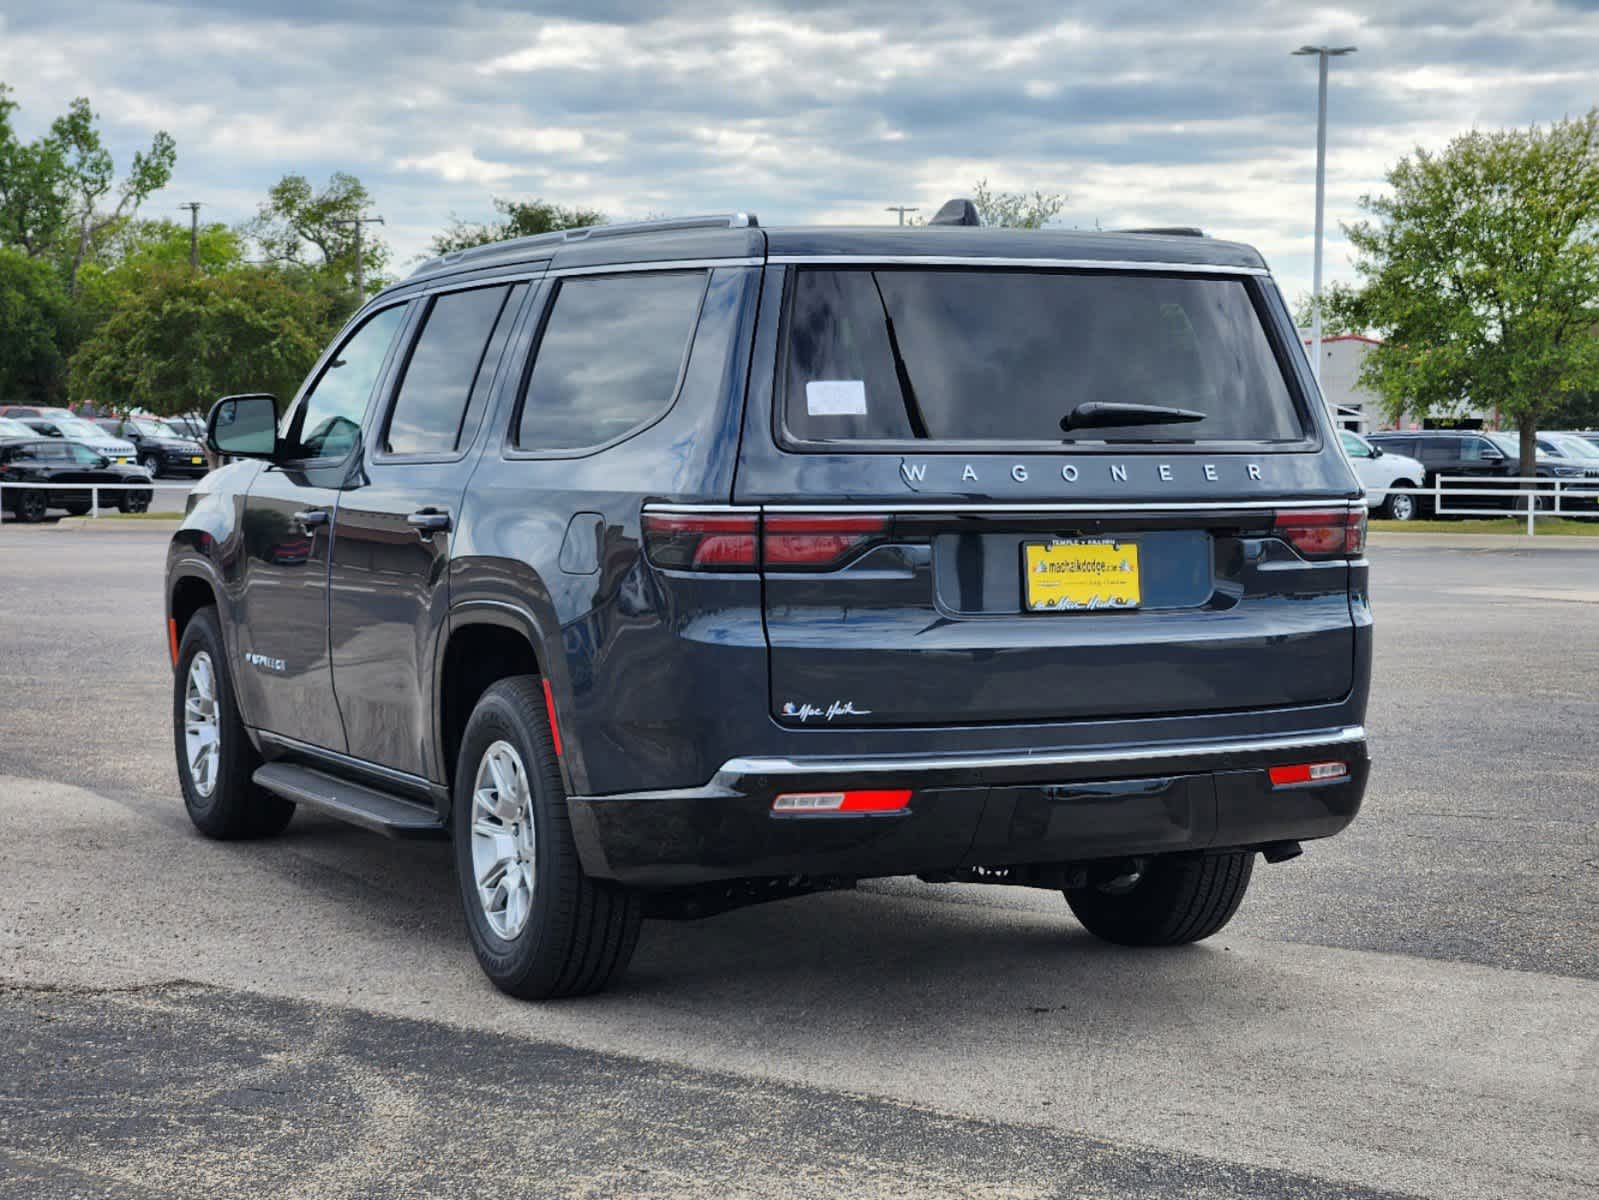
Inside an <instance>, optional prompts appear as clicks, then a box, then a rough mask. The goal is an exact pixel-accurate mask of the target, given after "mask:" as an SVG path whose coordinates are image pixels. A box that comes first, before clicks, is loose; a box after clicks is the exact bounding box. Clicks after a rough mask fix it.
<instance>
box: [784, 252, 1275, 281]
mask: <svg viewBox="0 0 1599 1200" xmlns="http://www.w3.org/2000/svg"><path fill="white" fill-rule="evenodd" d="M766 261H767V262H768V263H770V264H771V265H773V266H791V265H804V264H816V265H819V264H829V265H832V266H853V267H872V266H901V265H903V266H918V267H1043V268H1057V269H1062V270H1072V271H1160V272H1168V271H1177V272H1183V273H1186V274H1190V275H1196V274H1197V275H1259V276H1263V277H1269V276H1270V275H1271V272H1270V271H1269V270H1267V269H1266V268H1265V267H1230V266H1224V265H1222V264H1219V263H1181V262H1138V261H1133V260H1129V259H1119V258H1118V259H1110V258H992V257H988V256H983V255H971V254H773V255H769V256H768V257H767V259H766Z"/></svg>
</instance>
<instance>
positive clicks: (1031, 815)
mask: <svg viewBox="0 0 1599 1200" xmlns="http://www.w3.org/2000/svg"><path fill="white" fill-rule="evenodd" d="M1322 760H1337V761H1342V762H1346V763H1348V764H1349V774H1348V776H1347V777H1345V778H1342V779H1339V780H1336V781H1333V782H1329V783H1319V784H1311V785H1299V786H1291V787H1274V786H1273V785H1272V783H1271V781H1270V779H1269V777H1268V774H1267V770H1268V768H1269V767H1271V766H1274V765H1282V764H1287V763H1300V762H1310V761H1322ZM1368 769H1369V765H1368V758H1367V752H1366V740H1365V730H1364V729H1363V728H1361V727H1359V726H1348V727H1343V728H1338V729H1325V730H1315V731H1309V732H1304V733H1295V734H1285V735H1270V736H1263V737H1255V738H1248V739H1233V740H1227V741H1198V742H1180V743H1179V742H1165V743H1153V744H1141V745H1123V746H1106V747H1099V748H1094V749H1073V750H1066V751H1058V752H1048V751H1040V752H1037V753H1019V752H1011V753H1005V754H988V755H983V754H978V755H972V754H947V755H940V754H930V755H921V756H916V757H906V758H895V757H887V756H874V757H870V758H864V757H862V758H807V759H799V758H736V759H732V760H730V761H728V762H727V763H726V764H725V765H724V766H723V767H722V769H721V770H719V771H718V772H717V773H716V776H715V778H714V779H712V780H711V782H710V783H708V784H706V785H705V786H703V787H698V788H683V789H675V790H671V791H662V792H651V793H630V794H626V795H613V796H573V797H572V798H571V800H570V810H571V813H572V829H573V834H574V836H575V838H576V840H577V847H578V853H579V855H580V856H581V858H582V861H583V867H584V869H585V870H586V871H587V872H588V873H589V874H590V875H592V876H595V877H597V878H602V879H614V880H618V881H620V882H623V883H627V884H631V885H636V886H641V887H672V886H677V885H682V884H692V883H703V882H708V881H713V880H723V879H740V878H766V877H773V876H792V875H804V876H847V877H853V878H868V877H872V876H881V875H907V874H917V873H928V872H938V871H947V870H953V869H958V868H962V867H974V866H1006V865H1015V864H1022V863H1059V862H1082V861H1089V860H1093V859H1098V858H1115V857H1122V856H1126V855H1134V854H1137V855H1143V854H1159V853H1172V852H1177V851H1183V850H1204V849H1221V848H1228V847H1241V846H1256V845H1262V844H1264V843H1268V842H1275V841H1286V840H1295V841H1303V840H1308V839H1311V838H1319V837H1327V836H1329V835H1331V834H1334V833H1337V832H1338V831H1339V830H1341V829H1343V828H1344V826H1346V825H1348V824H1349V822H1350V821H1352V820H1353V819H1354V817H1355V814H1356V813H1357V812H1358V811H1359V809H1360V802H1361V798H1362V796H1363V794H1364V792H1365V787H1366V776H1367V773H1368ZM842 788H910V789H912V793H913V794H912V797H911V801H910V804H909V806H908V808H907V809H906V810H905V811H903V812H900V813H894V814H891V815H890V814H882V815H868V814H849V815H826V816H817V815H806V816H793V815H782V816H774V815H773V814H772V811H771V807H772V800H773V799H774V798H775V797H776V796H777V795H779V794H780V793H783V792H810V791H827V790H839V789H842Z"/></svg>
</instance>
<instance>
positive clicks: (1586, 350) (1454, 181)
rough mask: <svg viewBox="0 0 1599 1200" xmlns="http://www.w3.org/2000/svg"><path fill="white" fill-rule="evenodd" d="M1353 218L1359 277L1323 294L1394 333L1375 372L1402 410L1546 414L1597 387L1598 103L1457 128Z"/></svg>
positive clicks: (1360, 325) (1529, 448)
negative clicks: (1558, 117) (1545, 120)
mask: <svg viewBox="0 0 1599 1200" xmlns="http://www.w3.org/2000/svg"><path fill="white" fill-rule="evenodd" d="M1386 178H1387V182H1388V186H1389V188H1390V192H1389V194H1386V195H1382V196H1376V197H1373V196H1366V197H1363V198H1362V200H1361V207H1362V208H1364V209H1365V210H1366V212H1368V213H1369V214H1371V217H1372V218H1373V219H1371V220H1365V221H1361V222H1358V223H1357V224H1355V225H1353V226H1348V227H1346V230H1345V232H1346V233H1347V234H1348V236H1349V239H1350V241H1351V242H1352V243H1353V245H1354V247H1355V250H1356V252H1357V255H1358V258H1357V260H1356V264H1355V265H1356V269H1357V270H1358V271H1359V273H1360V275H1361V283H1360V285H1359V286H1358V287H1353V288H1351V287H1341V288H1336V289H1334V290H1333V291H1332V292H1331V293H1330V294H1329V296H1328V297H1326V298H1325V299H1324V303H1325V304H1327V306H1328V308H1329V309H1330V310H1331V312H1332V313H1333V315H1334V317H1335V318H1336V319H1339V320H1341V321H1343V322H1345V323H1346V324H1347V325H1348V326H1349V327H1351V328H1357V329H1369V330H1373V331H1375V332H1378V333H1380V334H1381V335H1382V336H1383V338H1384V341H1383V344H1382V345H1381V346H1378V347H1376V348H1374V349H1373V351H1372V353H1371V354H1369V355H1368V356H1367V357H1366V361H1365V366H1364V367H1363V368H1362V372H1361V380H1362V382H1363V383H1365V384H1367V385H1368V386H1370V387H1371V388H1372V389H1373V390H1375V391H1376V392H1377V393H1378V394H1379V395H1380V396H1381V397H1382V399H1383V402H1384V406H1385V407H1386V408H1387V410H1388V412H1389V413H1390V415H1393V416H1397V415H1398V414H1399V413H1401V412H1411V413H1414V414H1418V415H1419V414H1425V413H1447V412H1449V411H1451V410H1457V409H1458V408H1460V407H1461V406H1463V405H1466V404H1468V403H1470V404H1473V405H1476V406H1479V407H1482V408H1489V409H1495V410H1497V411H1498V412H1499V413H1500V414H1501V415H1502V416H1503V417H1506V418H1508V419H1509V420H1511V421H1513V422H1515V424H1516V426H1517V428H1518V429H1519V430H1520V434H1521V459H1522V461H1523V462H1526V463H1531V462H1534V461H1535V448H1536V439H1535V433H1536V431H1537V429H1538V426H1539V425H1540V424H1541V423H1543V422H1544V421H1546V420H1547V419H1548V418H1549V417H1551V416H1552V415H1554V414H1556V413H1558V412H1560V411H1561V410H1562V408H1563V407H1564V406H1567V405H1569V404H1571V403H1572V402H1573V401H1575V400H1576V399H1577V398H1578V397H1579V396H1580V395H1581V394H1582V393H1585V392H1592V391H1594V390H1596V384H1599V337H1596V336H1595V333H1596V330H1599V110H1594V111H1592V112H1589V113H1588V114H1587V115H1586V116H1584V117H1580V118H1576V119H1571V120H1565V121H1560V122H1557V123H1556V124H1554V125H1551V126H1548V127H1547V128H1545V127H1539V126H1534V127H1532V128H1530V129H1524V130H1503V131H1499V132H1492V133H1483V132H1479V131H1473V132H1471V133H1468V134H1464V135H1462V136H1461V137H1457V138H1456V139H1454V141H1452V142H1450V143H1449V145H1448V147H1446V148H1445V149H1444V150H1443V151H1442V152H1441V153H1437V154H1433V153H1429V152H1427V151H1425V150H1420V149H1418V150H1417V151H1416V152H1415V153H1414V154H1413V155H1411V156H1409V157H1407V158H1403V159H1401V160H1400V161H1399V163H1398V164H1397V165H1396V166H1395V167H1394V168H1393V169H1392V170H1391V171H1389V173H1388V175H1387V177H1386Z"/></svg>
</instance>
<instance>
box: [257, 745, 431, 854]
mask: <svg viewBox="0 0 1599 1200" xmlns="http://www.w3.org/2000/svg"><path fill="white" fill-rule="evenodd" d="M251 778H252V779H253V780H255V783H256V785H257V786H258V787H263V788H265V789H266V790H267V791H269V792H271V793H273V794H274V795H277V796H282V797H283V798H284V799H285V800H293V801H294V802H295V803H296V804H303V805H305V806H306V807H307V808H314V809H316V811H318V812H322V813H326V814H327V815H328V816H330V817H337V818H338V819H339V820H341V821H348V822H349V823H350V824H352V825H359V826H360V827H361V828H362V829H370V830H372V831H373V832H374V833H381V834H386V835H387V836H389V837H392V838H442V837H445V836H447V831H446V829H445V827H444V823H443V822H442V821H440V820H439V814H438V813H437V812H435V811H434V810H433V809H431V808H429V807H428V806H427V805H425V804H418V803H416V802H415V801H412V800H402V799H400V797H398V796H391V795H390V794H389V793H387V792H380V791H378V790H377V789H375V788H369V787H365V786H363V785H362V784H359V783H351V782H350V781H349V780H347V779H339V778H336V777H335V776H332V775H329V774H328V773H327V772H325V771H318V770H315V769H313V768H311V767H302V766H297V765H295V764H293V763H284V762H272V763H267V764H266V765H265V766H263V767H258V768H257V769H256V772H255V774H254V775H252V776H251Z"/></svg>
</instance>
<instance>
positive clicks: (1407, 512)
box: [1378, 479, 1421, 521]
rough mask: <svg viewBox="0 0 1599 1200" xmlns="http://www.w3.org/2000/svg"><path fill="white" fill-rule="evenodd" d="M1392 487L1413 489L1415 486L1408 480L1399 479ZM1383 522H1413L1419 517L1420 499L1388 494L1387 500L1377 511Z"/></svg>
mask: <svg viewBox="0 0 1599 1200" xmlns="http://www.w3.org/2000/svg"><path fill="white" fill-rule="evenodd" d="M1393 486H1394V487H1401V488H1413V487H1415V486H1416V485H1415V484H1413V483H1411V482H1410V480H1408V479H1400V480H1398V481H1396V482H1395V483H1394V484H1393ZM1378 512H1379V514H1380V515H1381V516H1382V517H1383V519H1384V520H1388V521H1414V520H1415V519H1416V518H1417V517H1419V516H1420V515H1421V497H1419V496H1410V495H1397V496H1396V495H1395V494H1394V493H1393V492H1389V493H1388V496H1387V499H1385V500H1384V501H1383V502H1382V507H1381V508H1380V509H1378Z"/></svg>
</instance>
